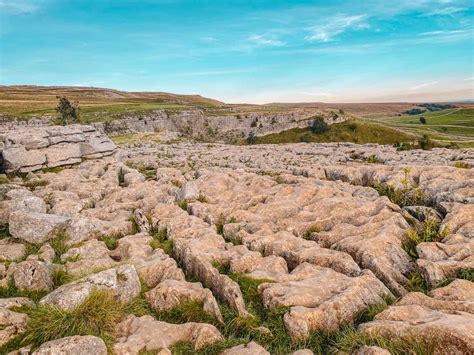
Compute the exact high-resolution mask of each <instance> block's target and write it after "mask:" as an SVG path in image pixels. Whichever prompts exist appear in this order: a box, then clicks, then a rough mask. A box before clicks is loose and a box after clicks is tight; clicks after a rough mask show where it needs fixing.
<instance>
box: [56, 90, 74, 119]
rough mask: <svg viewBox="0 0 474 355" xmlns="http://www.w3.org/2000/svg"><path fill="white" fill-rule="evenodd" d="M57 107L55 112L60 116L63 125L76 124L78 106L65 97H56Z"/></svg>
mask: <svg viewBox="0 0 474 355" xmlns="http://www.w3.org/2000/svg"><path fill="white" fill-rule="evenodd" d="M56 98H57V99H58V105H57V106H56V111H57V112H58V113H59V114H60V116H61V117H60V119H61V123H62V124H63V125H67V124H69V122H76V121H77V120H78V119H79V106H78V103H77V102H71V101H69V99H68V98H67V97H66V96H56Z"/></svg>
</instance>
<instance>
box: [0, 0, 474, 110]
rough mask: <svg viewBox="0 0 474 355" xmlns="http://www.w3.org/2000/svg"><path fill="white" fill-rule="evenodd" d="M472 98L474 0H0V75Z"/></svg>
mask: <svg viewBox="0 0 474 355" xmlns="http://www.w3.org/2000/svg"><path fill="white" fill-rule="evenodd" d="M15 84H31V85H74V86H94V87H108V88H114V89H119V90H126V91H164V92H172V93H178V94H200V95H203V96H207V97H211V98H215V99H218V100H222V101H224V102H229V103H241V102H247V103H269V102H388V101H392V102H393V101H455V100H472V99H474V1H470V0H468V1H464V0H398V1H395V0H394V1H389V0H364V1H361V0H352V1H349V0H331V1H322V0H314V1H297V0H292V1H280V0H253V1H250V0H247V1H243V0H219V1H217V0H213V1H211V0H194V1H191V0H141V1H139V0H0V85H15Z"/></svg>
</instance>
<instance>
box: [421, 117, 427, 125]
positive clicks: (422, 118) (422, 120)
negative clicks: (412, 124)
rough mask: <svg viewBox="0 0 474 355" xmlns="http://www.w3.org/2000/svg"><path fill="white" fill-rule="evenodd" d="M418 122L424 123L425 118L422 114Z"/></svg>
mask: <svg viewBox="0 0 474 355" xmlns="http://www.w3.org/2000/svg"><path fill="white" fill-rule="evenodd" d="M420 123H421V124H426V118H424V117H423V116H421V117H420Z"/></svg>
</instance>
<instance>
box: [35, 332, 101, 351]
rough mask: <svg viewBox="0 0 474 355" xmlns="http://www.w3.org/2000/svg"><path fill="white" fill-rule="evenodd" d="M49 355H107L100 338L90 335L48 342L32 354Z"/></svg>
mask: <svg viewBox="0 0 474 355" xmlns="http://www.w3.org/2000/svg"><path fill="white" fill-rule="evenodd" d="M50 354H67V355H90V354H96V355H107V347H106V346H105V343H104V341H103V340H102V339H101V338H98V337H95V336H92V335H85V336H78V335H76V336H71V337H66V338H61V339H57V340H52V341H48V342H46V343H44V344H43V345H41V346H40V347H39V348H38V350H35V351H34V352H33V355H50Z"/></svg>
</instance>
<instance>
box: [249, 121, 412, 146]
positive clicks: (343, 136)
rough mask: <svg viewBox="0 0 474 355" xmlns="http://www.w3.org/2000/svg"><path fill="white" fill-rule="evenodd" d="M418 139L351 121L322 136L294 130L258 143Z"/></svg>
mask: <svg viewBox="0 0 474 355" xmlns="http://www.w3.org/2000/svg"><path fill="white" fill-rule="evenodd" d="M417 138H418V137H417V136H415V135H413V134H410V133H405V132H401V131H399V130H397V129H395V128H391V127H388V126H385V125H383V124H380V123H376V122H370V121H366V120H349V121H346V122H341V123H336V124H333V125H330V126H329V129H328V131H327V132H325V133H322V134H313V133H312V132H311V129H310V128H294V129H290V130H288V131H284V132H280V133H274V134H269V135H266V136H263V137H257V141H256V143H257V144H280V143H299V142H307V143H327V142H353V143H359V144H365V143H379V144H394V143H401V142H413V141H416V139H417Z"/></svg>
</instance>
